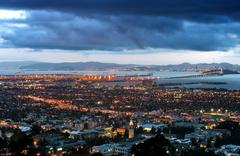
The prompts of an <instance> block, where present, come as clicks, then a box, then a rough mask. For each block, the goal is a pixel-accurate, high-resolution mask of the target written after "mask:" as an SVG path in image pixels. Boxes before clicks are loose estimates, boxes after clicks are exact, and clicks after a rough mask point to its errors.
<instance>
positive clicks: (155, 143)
mask: <svg viewBox="0 0 240 156" xmlns="http://www.w3.org/2000/svg"><path fill="white" fill-rule="evenodd" d="M170 147H171V148H170ZM169 149H171V150H170V151H173V150H172V149H173V147H172V146H171V144H170V142H169V140H167V139H166V138H165V137H164V136H163V135H157V136H156V137H154V138H150V139H148V140H146V141H144V143H140V144H138V145H134V146H133V147H132V149H131V153H132V154H134V155H135V156H142V155H147V156H157V155H161V156H169V155H170V151H169Z"/></svg>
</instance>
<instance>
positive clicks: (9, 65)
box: [0, 61, 37, 69]
mask: <svg viewBox="0 0 240 156" xmlns="http://www.w3.org/2000/svg"><path fill="white" fill-rule="evenodd" d="M35 63H37V62H33V61H16V62H0V69H18V68H20V67H22V66H27V65H31V64H35Z"/></svg>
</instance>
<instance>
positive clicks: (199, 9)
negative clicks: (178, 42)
mask: <svg viewBox="0 0 240 156" xmlns="http://www.w3.org/2000/svg"><path fill="white" fill-rule="evenodd" d="M0 7H1V8H6V9H31V10H32V9H36V10H39V9H44V10H46V9H50V10H61V11H67V12H74V13H76V14H78V13H87V14H108V15H119V14H121V15H153V16H176V17H183V18H186V19H191V20H197V19H199V20H203V21H212V20H214V21H218V20H226V18H216V17H218V16H226V17H229V18H231V19H239V13H240V11H239V8H240V1H239V0H228V1H226V0H21V1H19V0H3V1H0Z"/></svg>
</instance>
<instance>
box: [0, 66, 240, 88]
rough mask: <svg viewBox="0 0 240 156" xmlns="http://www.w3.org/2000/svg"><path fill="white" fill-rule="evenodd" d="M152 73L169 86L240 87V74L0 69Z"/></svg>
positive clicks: (16, 72)
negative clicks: (201, 75) (202, 75)
mask: <svg viewBox="0 0 240 156" xmlns="http://www.w3.org/2000/svg"><path fill="white" fill-rule="evenodd" d="M148 73H152V74H153V77H154V78H158V79H157V80H156V82H157V84H160V85H165V86H169V87H186V88H218V89H220V88H222V89H230V90H234V89H236V90H238V89H240V74H230V75H223V76H208V77H195V78H173V79H168V78H171V77H180V76H189V75H197V74H199V73H197V72H176V71H153V72H149V71H31V70H25V71H23V70H8V71H7V70H0V75H31V74H93V75H112V74H116V75H144V74H148Z"/></svg>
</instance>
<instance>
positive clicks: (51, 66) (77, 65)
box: [20, 62, 240, 72]
mask: <svg viewBox="0 0 240 156" xmlns="http://www.w3.org/2000/svg"><path fill="white" fill-rule="evenodd" d="M20 68H21V69H24V70H96V71H99V70H112V69H114V70H134V71H140V70H141V71H142V70H143V71H144V70H145V71H166V70H168V71H201V70H203V69H209V68H223V69H225V70H229V71H238V72H239V71H240V65H233V64H229V63H219V64H218V63H212V64H206V63H201V64H190V63H182V64H178V65H134V64H115V63H100V62H74V63H33V64H28V65H24V66H21V67H20Z"/></svg>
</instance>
